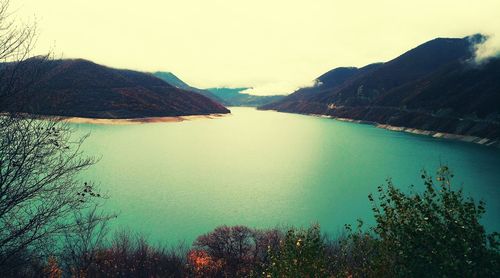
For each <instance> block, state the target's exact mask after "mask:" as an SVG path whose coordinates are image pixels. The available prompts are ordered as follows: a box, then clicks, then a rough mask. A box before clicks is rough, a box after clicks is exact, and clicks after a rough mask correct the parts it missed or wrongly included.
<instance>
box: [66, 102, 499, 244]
mask: <svg viewBox="0 0 500 278" xmlns="http://www.w3.org/2000/svg"><path fill="white" fill-rule="evenodd" d="M231 110H232V112H233V113H232V115H228V116H225V117H222V118H218V119H200V120H193V121H185V122H179V123H151V124H137V125H91V124H78V125H75V126H76V127H77V130H78V131H79V132H88V131H90V132H91V136H90V138H89V139H88V140H87V142H86V143H85V146H84V148H85V150H86V153H87V154H93V155H98V156H100V157H101V160H100V162H99V163H98V164H97V165H96V166H94V167H93V168H91V169H90V170H88V171H87V172H86V174H85V177H86V178H88V179H92V180H94V181H96V182H98V183H99V184H100V186H101V189H102V190H103V191H105V192H107V193H108V195H109V196H110V198H109V200H108V201H107V204H106V209H107V210H109V211H113V212H119V217H118V218H117V219H116V220H115V221H114V222H113V224H112V225H113V227H114V228H120V229H121V228H127V229H130V230H132V231H135V232H139V233H143V234H145V235H147V236H148V237H149V238H150V239H151V240H153V241H161V242H165V241H168V242H170V243H175V242H177V241H182V240H185V241H186V242H188V243H190V242H191V241H192V240H194V239H195V238H196V236H198V235H200V234H203V233H206V232H208V231H210V230H212V229H213V228H215V227H216V226H218V225H221V224H227V225H236V224H240V225H247V226H251V227H260V228H265V227H275V226H277V225H297V226H300V225H309V224H311V223H315V222H318V223H319V224H320V225H321V226H322V229H323V230H324V231H327V232H331V233H336V232H338V231H340V229H341V228H342V227H343V225H344V224H346V223H355V220H356V219H357V218H361V219H363V220H365V222H368V223H373V219H372V215H371V211H370V204H369V202H368V199H367V195H368V194H369V193H370V192H373V193H374V192H376V187H377V186H378V185H380V184H383V183H384V182H385V179H386V178H388V177H392V179H393V181H394V182H395V183H396V184H397V185H398V186H400V187H402V188H407V187H408V186H409V185H410V184H415V185H421V182H420V178H419V177H420V170H421V169H424V168H425V169H427V170H429V171H431V172H432V173H434V171H435V169H436V168H437V167H438V166H439V164H440V163H446V164H448V165H449V166H450V167H451V168H452V169H453V170H454V172H455V174H456V177H455V184H456V185H457V186H461V185H462V184H463V188H464V190H465V191H466V192H468V193H470V194H471V195H472V196H474V197H475V198H477V199H483V200H485V201H486V203H487V211H488V213H487V215H486V217H485V218H484V221H483V222H484V223H485V225H486V226H487V229H488V230H490V231H491V230H496V231H498V230H500V221H498V219H500V218H499V216H500V204H499V200H500V150H498V149H493V148H488V147H483V146H478V145H473V144H467V143H462V142H456V141H448V140H440V139H434V138H431V137H425V136H417V135H410V134H405V133H399V132H392V131H387V130H383V129H378V128H375V127H373V126H370V125H362V124H355V123H346V122H340V121H336V120H332V119H324V118H317V117H311V116H303V115H294V114H286V113H278V112H272V111H257V110H255V109H252V108H232V109H231Z"/></svg>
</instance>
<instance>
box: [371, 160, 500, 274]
mask: <svg viewBox="0 0 500 278" xmlns="http://www.w3.org/2000/svg"><path fill="white" fill-rule="evenodd" d="M452 178H453V174H452V173H451V171H450V170H449V169H448V167H447V166H442V167H440V168H439V170H438V171H437V175H436V177H435V178H433V177H432V176H430V175H428V174H427V173H426V172H423V173H422V180H423V182H424V185H425V190H424V192H423V193H418V192H414V191H413V190H412V192H411V193H409V194H405V193H404V192H402V191H401V190H400V189H398V188H396V187H395V186H394V184H393V183H392V182H391V181H390V180H389V181H388V183H387V186H386V187H382V186H380V187H379V188H378V191H379V197H378V200H377V201H376V200H374V198H373V196H371V195H370V196H369V199H370V201H371V202H372V205H373V212H374V215H375V220H376V226H375V227H374V228H373V232H374V233H375V237H376V239H377V240H378V241H379V243H378V247H377V248H378V253H379V255H378V256H376V257H375V261H374V262H373V264H374V270H375V272H374V275H375V276H390V277H493V276H497V275H499V267H500V264H499V261H500V260H499V257H500V255H499V248H498V247H499V245H498V233H493V234H490V235H487V234H486V232H485V229H484V227H483V226H482V225H481V224H480V223H479V220H480V218H481V217H482V215H483V214H484V213H485V206H484V203H483V202H482V201H480V202H478V203H476V202H475V201H474V200H473V199H472V198H470V197H467V198H466V197H464V194H463V192H462V190H461V189H459V190H454V188H453V187H452V183H451V181H452ZM497 277H498V276H497Z"/></svg>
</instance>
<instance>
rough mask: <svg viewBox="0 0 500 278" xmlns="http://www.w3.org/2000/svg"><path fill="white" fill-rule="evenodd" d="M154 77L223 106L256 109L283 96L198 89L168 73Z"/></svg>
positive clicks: (235, 90) (160, 73)
mask: <svg viewBox="0 0 500 278" xmlns="http://www.w3.org/2000/svg"><path fill="white" fill-rule="evenodd" d="M153 74H154V75H155V76H156V77H158V78H160V79H162V80H164V81H165V82H167V83H169V84H170V85H172V86H174V87H177V88H180V89H184V90H188V91H191V92H195V93H198V94H201V95H204V96H206V97H208V98H210V99H212V100H214V101H216V102H219V103H221V104H223V105H225V106H252V107H257V106H261V105H265V104H268V103H271V102H274V101H278V100H280V99H282V98H283V97H284V96H280V95H274V96H257V95H251V94H245V93H242V91H245V90H247V89H250V88H246V87H243V88H224V87H221V88H208V89H199V88H196V87H192V86H190V85H188V84H187V83H186V82H184V81H182V80H181V79H180V78H179V77H177V76H176V75H175V74H173V73H171V72H168V71H157V72H154V73H153Z"/></svg>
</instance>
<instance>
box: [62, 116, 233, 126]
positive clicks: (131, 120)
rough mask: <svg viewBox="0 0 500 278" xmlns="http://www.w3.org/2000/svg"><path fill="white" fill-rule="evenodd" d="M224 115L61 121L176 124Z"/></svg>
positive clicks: (73, 120) (98, 123)
mask: <svg viewBox="0 0 500 278" xmlns="http://www.w3.org/2000/svg"><path fill="white" fill-rule="evenodd" d="M226 115H227V114H207V115H188V116H169V117H146V118H128V119H104V118H85V117H64V118H63V121H65V122H68V123H72V124H97V125H134V124H148V123H178V122H184V121H192V120H199V119H218V118H221V117H224V116H226Z"/></svg>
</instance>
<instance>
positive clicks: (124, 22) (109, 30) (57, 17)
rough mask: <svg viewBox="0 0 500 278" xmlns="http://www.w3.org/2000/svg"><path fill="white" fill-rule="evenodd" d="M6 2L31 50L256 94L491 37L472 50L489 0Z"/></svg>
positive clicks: (493, 12)
mask: <svg viewBox="0 0 500 278" xmlns="http://www.w3.org/2000/svg"><path fill="white" fill-rule="evenodd" d="M10 2H11V8H12V11H14V15H15V17H16V18H17V19H18V20H19V21H21V22H24V23H26V24H31V23H33V22H36V24H37V28H38V42H37V45H36V49H35V50H34V53H35V54H41V53H47V51H53V52H54V53H55V55H56V56H57V57H62V58H84V59H88V60H92V61H94V62H96V63H98V64H104V65H107V66H110V67H115V68H128V69H134V70H140V71H147V72H153V71H171V72H173V73H174V74H176V75H177V76H178V77H180V78H181V79H182V80H184V81H185V82H187V83H188V84H190V85H192V86H195V87H199V88H208V87H252V88H253V89H252V90H250V91H249V92H250V93H254V94H259V95H270V94H289V93H291V92H293V91H294V90H295V89H297V88H300V87H304V86H310V85H312V84H313V80H314V79H315V78H316V77H318V76H320V75H321V74H323V73H324V72H326V71H328V70H330V69H333V68H335V67H339V66H356V67H360V66H363V65H366V64H370V63H373V62H383V61H388V60H390V59H392V58H395V57H397V56H398V55H400V54H402V53H403V52H405V51H407V50H409V49H411V48H413V47H416V46H417V45H419V44H421V43H423V42H425V41H428V40H430V39H433V38H436V37H464V36H467V35H470V34H474V33H478V32H480V33H484V34H487V35H490V36H492V39H491V40H490V42H489V45H488V47H487V48H481V51H480V53H482V54H481V55H485V53H486V54H488V55H489V53H490V52H491V51H496V50H498V49H500V48H497V47H498V46H499V45H500V43H499V44H497V42H500V39H499V37H500V1H499V0H480V1H479V0H478V1H471V0H439V1H438V0H432V1H428V0H405V1H403V0H379V1H376V0H364V1H361V0H348V1H347V0H345V1H337V0H161V1H160V0H156V1H155V0H141V1H137V0H43V1H41V0H11V1H10ZM496 34H498V35H496ZM492 49H493V50H492ZM495 49H496V50H495Z"/></svg>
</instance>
